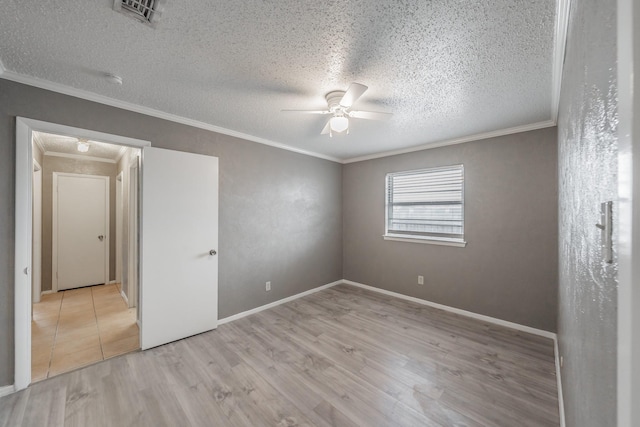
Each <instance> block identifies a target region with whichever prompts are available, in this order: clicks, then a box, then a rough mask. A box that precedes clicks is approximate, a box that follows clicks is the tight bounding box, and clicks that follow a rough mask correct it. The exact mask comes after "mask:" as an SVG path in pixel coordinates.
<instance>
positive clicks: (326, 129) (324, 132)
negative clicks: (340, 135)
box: [320, 121, 331, 135]
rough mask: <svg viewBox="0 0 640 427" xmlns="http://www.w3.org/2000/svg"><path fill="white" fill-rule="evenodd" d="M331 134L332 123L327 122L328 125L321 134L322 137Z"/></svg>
mask: <svg viewBox="0 0 640 427" xmlns="http://www.w3.org/2000/svg"><path fill="white" fill-rule="evenodd" d="M329 132H331V121H328V122H327V124H326V125H325V127H324V129H322V132H320V135H326V134H328V133H329Z"/></svg>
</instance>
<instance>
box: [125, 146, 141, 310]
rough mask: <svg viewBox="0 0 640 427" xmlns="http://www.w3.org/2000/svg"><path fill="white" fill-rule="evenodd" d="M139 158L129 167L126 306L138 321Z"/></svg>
mask: <svg viewBox="0 0 640 427" xmlns="http://www.w3.org/2000/svg"><path fill="white" fill-rule="evenodd" d="M139 161H140V157H136V158H135V160H134V161H133V163H132V164H131V165H130V166H129V212H128V214H129V233H128V236H127V237H128V239H129V241H128V251H127V254H128V256H129V259H128V263H127V265H128V269H127V274H128V277H127V304H128V305H129V308H133V307H137V308H136V319H137V320H138V321H140V305H139V301H138V289H139V286H140V264H139V262H138V260H139V259H140V256H139V252H140V238H139V237H140V236H139V232H138V230H139V218H140V215H139V213H140V211H139V206H140V204H139V203H140V202H139V197H140V193H139V192H137V191H135V189H136V188H140V179H139V177H140V168H139V167H138V165H139Z"/></svg>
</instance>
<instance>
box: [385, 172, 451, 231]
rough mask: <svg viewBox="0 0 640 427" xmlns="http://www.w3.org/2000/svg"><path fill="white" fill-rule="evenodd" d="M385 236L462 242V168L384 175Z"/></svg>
mask: <svg viewBox="0 0 640 427" xmlns="http://www.w3.org/2000/svg"><path fill="white" fill-rule="evenodd" d="M386 232H387V234H388V235H393V234H397V235H402V236H405V237H411V236H416V237H420V238H435V239H442V240H463V239H464V169H463V166H462V165H455V166H447V167H439V168H432V169H421V170H414V171H406V172H396V173H390V174H388V175H387V230H386Z"/></svg>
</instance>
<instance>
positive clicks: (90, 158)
mask: <svg viewBox="0 0 640 427" xmlns="http://www.w3.org/2000/svg"><path fill="white" fill-rule="evenodd" d="M125 148H126V147H125ZM44 155H45V156H52V157H65V158H67V159H75V160H85V161H87V160H88V161H92V162H102V163H112V164H115V163H116V161H115V160H113V159H105V158H104V157H93V156H83V155H82V154H71V153H58V152H56V151H45V152H44Z"/></svg>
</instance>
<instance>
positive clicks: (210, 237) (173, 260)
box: [14, 117, 218, 390]
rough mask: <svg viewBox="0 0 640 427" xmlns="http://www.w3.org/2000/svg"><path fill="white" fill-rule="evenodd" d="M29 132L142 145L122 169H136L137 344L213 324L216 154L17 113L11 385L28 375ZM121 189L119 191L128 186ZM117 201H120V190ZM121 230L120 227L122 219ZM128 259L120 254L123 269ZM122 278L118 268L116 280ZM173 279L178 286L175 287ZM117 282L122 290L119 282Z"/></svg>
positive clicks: (173, 337)
mask: <svg viewBox="0 0 640 427" xmlns="http://www.w3.org/2000/svg"><path fill="white" fill-rule="evenodd" d="M34 132H47V133H52V134H57V135H66V136H71V137H73V138H76V139H80V138H83V139H87V140H90V141H101V142H107V143H113V144H117V145H120V146H127V147H133V148H139V149H143V150H141V151H142V152H143V153H142V156H141V157H136V158H135V159H132V160H133V161H132V163H131V164H130V165H129V170H131V169H133V170H137V171H138V173H139V174H140V177H139V181H138V187H139V192H140V195H139V206H136V209H137V212H138V216H139V223H140V224H139V229H138V233H137V234H138V237H137V239H138V241H139V242H140V247H139V249H138V256H137V259H135V261H137V262H134V264H135V268H137V269H138V270H137V271H139V273H138V277H135V279H136V280H137V281H138V283H139V285H137V286H138V287H139V291H137V292H136V295H137V296H136V299H137V301H138V304H137V305H138V307H139V311H140V316H139V317H140V319H139V320H140V324H139V328H140V337H139V340H140V343H141V347H142V349H143V350H145V349H148V348H151V347H154V346H158V345H162V344H165V343H168V342H171V341H175V340H178V339H182V338H186V337H188V336H191V335H195V334H199V333H202V332H206V331H208V330H211V329H215V328H216V327H217V324H218V257H217V246H218V158H217V157H214V156H208V155H201V154H194V153H186V152H180V151H173V150H166V149H160V148H152V147H150V145H151V144H150V143H149V142H148V141H141V140H137V139H132V138H127V137H123V136H117V135H112V134H106V133H102V132H96V131H90V130H86V129H80V128H73V127H69V126H64V125H58V124H55V123H48V122H42V121H38V120H33V119H27V118H23V117H17V118H16V178H15V184H16V191H15V236H16V238H15V284H14V290H15V292H14V296H15V359H14V361H15V370H14V378H15V384H14V389H15V390H22V389H25V388H26V387H28V386H29V384H30V383H31V379H32V378H31V351H30V350H31V324H32V323H31V304H32V301H31V295H32V286H31V268H32V265H33V262H32V261H33V260H32V234H33V233H32V232H33V228H32V211H31V209H32V193H33V189H32V180H33V177H32V156H33V151H32V150H33V149H32V144H31V141H32V135H33V134H34ZM80 142H83V141H78V143H80ZM136 164H137V166H136ZM131 166H133V168H132V167H131ZM44 169H45V170H46V167H45V168H44ZM124 170H125V171H126V170H127V169H124ZM125 173H126V172H125ZM136 176H137V175H136ZM114 181H115V178H114ZM44 187H45V188H47V185H45V186H44ZM123 188H124V189H125V191H126V188H127V186H126V185H125V186H124V187H123ZM123 200H124V202H125V203H126V201H127V200H128V198H127V195H125V196H124V197H123ZM136 224H137V222H136ZM113 228H114V229H115V227H113ZM124 229H125V232H126V230H127V227H126V224H125V226H124ZM126 240H127V239H126V238H123V241H126ZM112 241H115V239H113V240H112ZM127 259H128V255H127V254H125V255H124V256H123V268H126V266H124V262H126V260H127ZM43 271H46V269H43ZM124 277H126V275H125V274H123V282H124ZM176 284H179V286H180V287H179V292H176V289H177V288H176ZM82 289H87V288H82ZM122 289H123V290H125V286H124V283H123V287H122ZM134 289H135V286H134ZM75 291H76V290H71V291H66V292H75Z"/></svg>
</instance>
